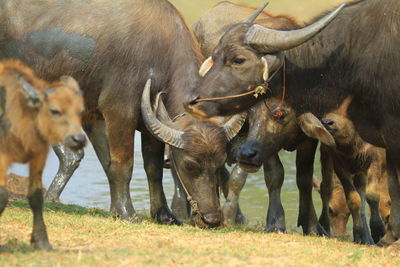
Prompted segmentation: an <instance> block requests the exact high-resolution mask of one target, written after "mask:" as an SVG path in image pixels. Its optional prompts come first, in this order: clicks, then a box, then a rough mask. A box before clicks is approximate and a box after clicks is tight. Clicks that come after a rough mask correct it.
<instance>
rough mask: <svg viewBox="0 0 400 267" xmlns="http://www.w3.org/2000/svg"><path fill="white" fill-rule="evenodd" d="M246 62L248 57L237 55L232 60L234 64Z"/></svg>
mask: <svg viewBox="0 0 400 267" xmlns="http://www.w3.org/2000/svg"><path fill="white" fill-rule="evenodd" d="M244 62H246V59H245V58H243V57H235V58H234V59H233V60H232V63H233V65H242V64H243V63H244Z"/></svg>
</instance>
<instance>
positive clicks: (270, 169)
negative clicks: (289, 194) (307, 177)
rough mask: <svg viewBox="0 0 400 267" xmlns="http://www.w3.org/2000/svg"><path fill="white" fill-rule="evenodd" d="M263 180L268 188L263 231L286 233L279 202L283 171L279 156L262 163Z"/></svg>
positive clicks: (283, 215)
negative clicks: (265, 220) (266, 211)
mask: <svg viewBox="0 0 400 267" xmlns="http://www.w3.org/2000/svg"><path fill="white" fill-rule="evenodd" d="M263 164H264V178H265V184H266V185H267V188H268V194H269V199H270V200H269V205H268V213H267V222H266V226H265V230H266V231H267V232H286V225H285V211H284V210H283V206H282V202H281V188H282V184H283V180H284V175H285V174H284V169H283V165H282V162H281V160H280V159H279V155H278V154H275V155H273V156H271V157H270V158H268V159H265V160H264V162H263Z"/></svg>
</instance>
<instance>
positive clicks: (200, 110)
mask: <svg viewBox="0 0 400 267" xmlns="http://www.w3.org/2000/svg"><path fill="white" fill-rule="evenodd" d="M399 10H400V5H399V3H398V1H395V0H383V1H378V0H364V1H358V2H355V3H353V4H351V5H349V6H348V7H346V8H344V10H343V12H341V13H340V14H339V15H338V17H337V19H335V20H334V21H333V22H332V23H331V24H330V25H328V27H327V28H326V29H325V30H324V31H323V32H322V33H321V34H319V35H318V36H316V38H313V39H311V40H310V41H308V42H306V43H305V44H303V45H301V46H299V47H297V48H294V49H290V50H288V51H286V52H285V53H284V55H285V58H286V60H285V62H286V73H285V74H286V79H285V80H286V82H287V86H286V101H287V102H289V103H290V104H291V105H292V107H293V108H294V109H295V110H296V111H297V112H298V113H299V114H301V113H304V112H308V111H311V112H313V113H314V114H315V115H316V116H317V117H318V118H321V116H322V115H323V114H326V113H327V112H329V111H331V110H333V109H335V108H337V107H338V105H339V103H341V102H342V101H343V100H344V99H345V98H346V97H348V96H352V97H353V101H352V103H351V105H350V106H349V113H348V115H349V118H350V119H351V120H352V121H353V123H354V125H355V127H356V129H357V132H359V134H360V135H361V137H362V138H363V139H364V140H365V141H367V142H369V143H371V144H373V145H376V146H381V147H385V148H386V156H387V166H388V170H389V174H390V179H389V191H390V195H391V199H392V208H391V216H390V223H389V225H390V227H389V228H390V230H389V231H387V234H386V235H385V237H384V239H383V240H382V241H381V243H382V244H390V243H393V242H394V241H396V240H397V239H398V238H399V237H400V193H399V190H398V188H399V186H400V182H399V177H400V176H399V168H400V167H399V166H400V157H399V153H398V151H399V150H400V147H399V146H400V145H399V144H398V143H397V140H398V135H399V132H400V125H399V124H398V123H397V120H396V118H397V117H398V116H399V113H400V106H399V104H398V103H400V101H398V99H399V95H398V93H397V91H396V89H397V86H398V84H399V80H400V75H399V74H398V73H399V70H398V67H397V66H398V64H396V62H398V61H400V54H399V53H398V51H397V49H396V47H398V45H399V39H398V38H396V36H397V34H396V32H397V29H398V28H399V23H400V22H399V20H397V15H396V14H398V13H399ZM240 27H244V28H246V29H243V31H242V32H241V33H239V32H238V31H239V28H240ZM366 28H368V29H369V30H368V31H365V30H364V29H366ZM270 33H271V32H270V31H269V30H268V29H266V28H262V27H260V26H258V25H247V26H238V27H237V28H235V29H232V30H231V31H230V32H228V33H226V35H225V36H226V38H223V39H229V37H233V36H235V35H236V36H237V40H236V41H235V40H234V38H231V41H232V42H231V45H233V44H237V45H238V47H241V48H245V51H251V50H252V51H253V52H251V53H250V54H243V53H239V54H240V56H243V57H244V59H245V61H243V58H242V60H239V61H241V63H242V64H243V66H244V67H246V66H247V67H248V66H250V65H253V66H257V65H259V62H260V56H261V55H263V54H265V53H270V52H271V51H273V50H274V49H271V48H273V47H274V46H276V45H275V44H274V43H271V42H270V41H269V37H270V36H271V34H270ZM239 36H241V37H239ZM243 38H244V39H243ZM223 45H224V43H223V42H221V43H220V45H219V46H218V47H217V48H216V49H215V50H214V52H215V53H214V54H213V62H214V66H213V67H212V68H211V69H210V71H209V72H208V73H207V75H206V76H205V77H204V79H202V80H201V82H200V84H199V86H198V90H199V91H198V95H197V96H195V97H196V98H198V96H200V97H203V98H209V97H215V96H218V97H220V96H227V95H234V94H238V93H243V92H247V90H248V88H249V87H250V88H254V86H255V83H254V79H258V84H262V83H263V82H262V79H261V78H260V77H261V76H262V73H263V72H262V70H259V71H258V72H257V73H256V72H253V76H254V77H253V78H250V77H245V78H244V79H242V84H234V85H233V84H228V83H226V84H225V85H224V86H222V84H221V83H220V82H222V81H226V79H225V78H224V75H225V73H224V71H222V70H221V69H219V66H222V64H224V62H227V61H224V58H226V56H228V54H226V53H224V51H226V49H225V50H224V48H223ZM279 47H280V48H282V46H279ZM249 49H250V50H249ZM218 51H219V52H218ZM236 51H239V50H236ZM257 51H262V52H263V53H261V55H259V53H258V52H257ZM255 52H256V53H255ZM246 53H247V52H246ZM239 54H238V56H239ZM268 55H269V54H268ZM238 56H237V57H236V58H238ZM247 61H249V62H248V63H251V61H254V62H253V63H252V64H244V62H247ZM237 63H239V62H237ZM229 68H230V67H229ZM229 68H228V67H226V68H225V70H229ZM229 73H232V72H229ZM246 73H247V72H246ZM213 76H214V77H213ZM222 79H223V80H222ZM281 81H282V73H280V74H279V75H277V76H275V78H274V79H273V80H271V83H270V88H271V89H272V95H280V92H281V91H280V87H281V86H279V84H281ZM259 99H260V98H259ZM259 99H251V97H247V99H241V101H240V104H239V105H238V104H237V99H236V100H235V99H229V100H226V99H225V100H223V101H214V102H198V101H197V100H196V101H191V102H188V103H187V104H186V105H187V109H188V110H189V111H190V112H192V113H196V114H197V117H208V116H212V115H226V114H232V113H235V112H238V111H242V110H243V109H245V108H247V107H249V106H250V105H252V104H254V103H255V102H256V101H257V100H259ZM205 107H207V108H205ZM204 108H205V109H204ZM315 147H316V143H314V144H310V145H309V151H310V154H314V153H313V152H311V151H313V150H315Z"/></svg>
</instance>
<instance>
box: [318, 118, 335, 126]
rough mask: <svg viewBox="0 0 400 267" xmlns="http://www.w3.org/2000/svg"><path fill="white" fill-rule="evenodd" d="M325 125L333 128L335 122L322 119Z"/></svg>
mask: <svg viewBox="0 0 400 267" xmlns="http://www.w3.org/2000/svg"><path fill="white" fill-rule="evenodd" d="M321 122H322V124H323V125H327V126H332V125H333V124H334V123H335V122H334V121H333V120H331V119H322V120H321Z"/></svg>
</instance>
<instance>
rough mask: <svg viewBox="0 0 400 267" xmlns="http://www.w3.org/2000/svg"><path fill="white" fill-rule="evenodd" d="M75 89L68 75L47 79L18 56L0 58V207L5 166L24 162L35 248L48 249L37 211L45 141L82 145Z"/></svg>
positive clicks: (79, 101)
mask: <svg viewBox="0 0 400 267" xmlns="http://www.w3.org/2000/svg"><path fill="white" fill-rule="evenodd" d="M26 83H28V84H26ZM31 86H32V87H31ZM24 88H25V89H24ZM27 88H28V89H27ZM25 90H28V91H29V92H30V93H27V92H26V91H25ZM78 90H79V87H78V84H77V83H76V81H75V80H74V79H73V78H71V77H67V76H63V77H61V78H60V80H59V81H56V82H53V83H48V82H46V81H44V80H42V79H39V78H38V77H36V76H35V74H34V73H33V71H32V70H31V69H29V68H28V67H27V66H25V65H23V64H22V63H20V62H19V61H15V60H7V61H3V62H0V91H1V97H0V103H1V114H0V116H1V121H0V128H1V133H0V213H2V211H3V210H4V208H5V206H6V203H7V199H8V193H7V190H6V189H5V187H6V185H7V176H6V172H7V169H8V166H9V165H10V164H11V163H13V162H20V163H29V186H28V191H27V196H28V200H29V204H30V206H31V209H32V211H33V215H34V216H33V231H32V238H31V243H32V244H33V245H34V247H35V248H37V249H44V250H48V249H51V245H50V243H49V242H48V237H47V232H46V227H45V224H44V221H43V215H42V210H43V185H42V172H43V168H44V166H45V161H46V158H47V153H48V147H49V144H51V145H54V144H56V143H60V142H62V141H65V143H66V145H67V146H69V147H70V148H81V147H82V146H83V145H84V143H85V141H86V140H85V138H84V137H83V138H82V129H81V118H80V116H81V113H82V111H83V97H82V96H81V95H80V94H79V92H78ZM78 137H79V140H80V141H82V142H78ZM78 143H79V145H77V144H78ZM75 145H77V146H75Z"/></svg>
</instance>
